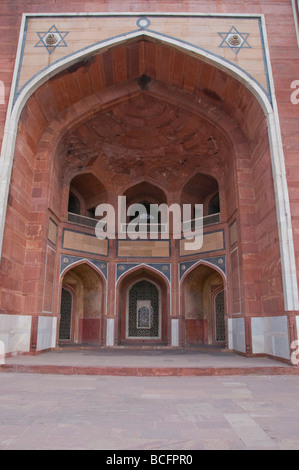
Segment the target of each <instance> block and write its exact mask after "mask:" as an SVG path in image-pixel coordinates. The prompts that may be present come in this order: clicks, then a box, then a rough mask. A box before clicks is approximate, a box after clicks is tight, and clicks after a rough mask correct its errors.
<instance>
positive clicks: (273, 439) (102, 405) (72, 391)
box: [0, 373, 299, 451]
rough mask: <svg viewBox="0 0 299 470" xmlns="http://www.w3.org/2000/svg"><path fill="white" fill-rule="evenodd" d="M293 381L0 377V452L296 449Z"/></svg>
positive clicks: (298, 382) (297, 383) (298, 428)
mask: <svg viewBox="0 0 299 470" xmlns="http://www.w3.org/2000/svg"><path fill="white" fill-rule="evenodd" d="M298 389H299V376H289V375H287V376H285V375H275V376H273V375H271V376H266V375H263V376H250V375H248V376H242V377H235V376H225V377H215V376H214V377H132V376H127V377H111V376H87V375H72V376H66V375H55V374H52V375H47V374H28V373H23V374H16V373H10V374H0V449H1V450H10V449H11V450H13V449H15V450H21V449H30V450H31V449H33V450H34V449H36V450H46V449H49V450H55V449H61V450H64V449H66V450H67V449H70V450H71V449H76V450H80V449H82V450H108V449H109V450H134V451H138V450H150V451H158V450H165V449H167V450H170V451H171V450H180V451H186V450H200V449H204V450H210V449H212V450H214V449H224V450H239V449H240V450H245V449H248V450H255V449H263V450H275V449H277V450H279V449H281V450H284V449H296V450H297V449H299V400H298Z"/></svg>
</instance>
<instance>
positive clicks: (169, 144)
mask: <svg viewBox="0 0 299 470" xmlns="http://www.w3.org/2000/svg"><path fill="white" fill-rule="evenodd" d="M132 39H134V41H132V42H130V41H128V42H123V43H122V44H116V45H114V47H111V48H110V49H107V50H106V49H105V50H104V49H103V50H102V49H100V48H99V50H98V51H97V54H95V55H94V56H93V57H92V60H90V61H88V62H87V61H86V60H83V57H82V56H80V57H78V61H79V59H80V58H81V59H82V62H81V63H80V62H78V63H76V67H69V66H70V65H71V64H70V63H64V64H63V65H62V64H61V67H60V69H55V70H54V69H53V75H52V76H51V75H50V74H49V75H47V76H46V75H45V76H43V77H41V78H40V81H39V79H38V77H36V82H35V85H34V86H32V87H31V88H29V89H26V87H25V88H24V92H22V94H20V96H19V98H18V100H17V101H16V104H15V108H14V111H13V113H12V114H11V116H10V120H9V121H8V124H7V130H8V131H7V132H6V137H5V141H4V147H3V148H4V150H5V152H4V154H3V156H4V157H5V158H3V159H1V161H2V162H3V164H4V167H2V168H6V167H5V165H6V164H7V163H9V165H7V168H10V167H11V168H13V173H12V179H11V186H10V188H8V183H7V184H6V183H5V185H6V189H7V194H6V196H7V197H8V189H9V190H10V204H8V206H7V220H6V229H7V236H6V243H5V244H4V245H3V253H2V256H3V259H4V260H6V261H7V262H8V261H9V260H10V258H11V245H12V244H11V243H10V235H11V234H13V233H14V230H15V227H17V226H19V227H21V228H22V237H23V235H24V234H25V239H26V237H27V241H28V243H26V244H25V243H23V240H22V243H20V246H19V250H20V260H25V262H23V261H22V262H20V263H19V265H18V267H19V269H18V270H17V269H16V270H15V276H17V277H16V278H14V277H11V276H12V274H11V273H9V272H7V271H8V270H4V271H3V273H2V279H3V280H5V282H6V284H8V281H11V282H10V286H9V287H7V292H6V293H5V296H6V298H9V299H11V300H10V305H15V304H16V302H18V304H19V301H20V298H21V297H22V298H26V302H23V303H22V304H20V308H19V310H18V313H26V314H27V313H28V311H29V310H28V309H29V306H30V312H32V315H33V316H35V317H38V316H41V314H42V312H43V306H44V305H45V304H49V312H51V313H52V314H53V316H54V315H56V313H57V315H58V318H60V316H59V306H60V299H59V302H58V303H57V305H56V302H52V299H57V298H59V293H58V292H57V287H56V286H58V285H60V287H61V284H59V279H58V274H57V273H58V269H57V270H55V262H56V263H57V264H56V265H58V263H59V259H61V258H60V256H64V255H65V254H68V253H72V256H74V257H77V258H82V257H84V258H89V259H93V260H94V259H96V262H101V261H103V262H104V263H107V265H109V275H108V277H107V299H108V301H107V310H109V311H107V312H105V314H107V317H109V324H112V321H113V324H115V320H119V325H120V326H119V329H118V330H117V331H118V335H116V336H117V338H116V344H117V343H119V342H125V341H131V342H132V341H133V342H134V341H139V340H136V339H134V338H133V337H128V335H127V317H128V313H127V312H128V311H127V299H128V293H129V289H130V288H131V287H132V285H133V284H135V283H136V282H138V281H141V280H142V279H143V278H144V277H145V278H146V279H147V280H148V281H149V282H153V283H156V284H157V285H158V287H159V288H160V299H161V313H160V315H161V326H160V328H161V338H159V339H153V338H150V339H149V338H143V340H142V341H155V342H158V341H161V342H166V341H167V340H168V335H167V314H169V320H168V321H169V322H170V321H171V322H172V325H178V324H179V325H181V322H180V321H179V320H181V318H177V317H179V313H180V314H181V315H182V320H183V321H184V323H185V331H184V341H185V343H187V344H200V343H205V344H213V343H216V342H217V336H216V333H215V331H216V330H215V324H216V323H217V322H216V320H215V311H216V307H215V306H216V304H217V305H218V304H219V303H220V300H221V296H220V295H219V297H218V295H217V296H216V293H217V292H218V290H221V288H222V289H223V280H222V278H221V275H219V274H218V273H217V272H216V271H213V268H210V267H208V266H205V267H204V266H197V267H195V268H194V269H193V270H192V271H190V272H188V275H187V276H186V277H185V278H184V281H183V283H182V284H181V286H182V290H181V293H182V296H181V298H183V304H182V305H181V309H179V308H178V304H179V299H178V291H179V288H180V287H179V282H178V271H177V270H176V268H177V266H178V265H179V263H181V262H183V261H184V260H185V259H188V260H190V259H200V258H201V257H202V256H203V252H194V253H191V252H188V253H186V252H184V251H183V250H181V246H180V244H179V243H176V241H175V240H170V243H169V244H168V243H167V247H166V248H165V242H164V244H158V241H159V240H158V241H156V240H153V241H152V243H151V244H147V245H145V244H144V245H142V243H140V244H138V247H137V244H136V245H133V244H131V243H130V242H131V240H128V241H127V240H125V242H126V243H122V244H121V243H119V240H109V243H107V246H106V245H104V244H102V245H101V246H100V247H99V246H98V245H99V243H97V245H95V243H94V242H97V240H94V238H95V237H94V232H92V227H89V226H87V227H86V226H84V225H83V224H82V223H79V221H78V218H77V217H76V218H75V219H72V220H68V214H67V210H66V208H67V207H68V203H69V192H70V190H72V191H71V192H73V194H74V195H75V196H76V197H77V198H78V200H79V203H80V204H79V205H78V201H77V202H76V204H75V205H74V206H71V207H75V212H78V211H79V212H80V211H83V212H84V214H81V212H80V215H82V216H83V217H87V218H89V217H88V216H87V214H89V213H93V209H94V206H95V204H96V203H97V202H100V201H94V200H93V199H92V198H91V196H93V195H94V194H99V193H100V191H101V192H103V191H102V188H100V191H99V190H98V186H95V187H96V193H94V192H93V191H92V192H91V194H90V190H91V189H92V188H94V185H93V183H94V182H95V180H94V179H93V178H89V177H87V176H86V175H85V176H84V178H83V177H82V174H83V173H84V172H88V173H89V172H91V173H92V174H93V175H95V177H96V178H97V180H98V181H105V191H106V192H107V200H108V201H111V202H112V203H113V204H115V203H116V202H117V197H118V196H119V195H120V194H123V189H124V187H127V185H128V181H132V183H133V184H135V185H136V184H137V185H138V184H139V183H140V182H147V181H149V178H150V181H152V183H153V185H155V186H157V187H158V186H159V187H163V188H164V189H165V197H166V200H167V202H168V204H170V203H172V202H179V201H180V200H181V201H182V202H183V203H184V201H186V202H188V201H190V202H192V201H193V196H195V193H194V191H193V189H194V188H195V189H196V190H197V187H198V186H199V184H201V183H204V184H205V185H207V184H208V183H211V184H210V186H209V191H204V192H203V194H202V201H203V203H204V204H205V205H206V208H209V207H210V206H214V205H216V209H213V211H212V212H213V214H212V215H214V212H216V214H217V211H218V203H217V197H218V190H219V197H220V202H221V214H220V215H221V217H220V218H218V220H217V222H215V223H213V224H214V225H215V227H213V224H211V226H210V227H209V233H208V232H206V233H207V235H208V236H207V237H206V240H207V244H206V247H205V250H206V251H205V253H206V255H204V257H206V256H207V257H212V256H214V255H215V256H216V255H217V256H218V255H219V254H221V256H222V255H223V256H226V257H227V266H228V267H229V268H231V269H230V270H229V269H228V270H227V276H228V283H229V285H230V298H229V299H228V300H229V301H228V302H227V308H228V312H227V313H228V314H229V315H230V317H232V315H234V314H236V315H238V320H239V319H240V318H241V319H242V320H244V322H243V324H244V330H242V331H240V330H239V328H240V323H239V322H238V324H237V322H236V321H235V320H236V319H235V318H234V317H232V318H231V320H232V321H231V322H230V325H231V328H232V331H235V332H236V335H240V338H242V339H243V338H245V340H246V342H247V344H246V345H243V344H242V345H241V346H239V344H237V347H241V349H240V350H241V351H250V349H251V348H252V339H251V333H252V332H251V329H250V322H249V321H246V322H245V319H246V320H247V319H248V320H250V317H251V316H252V315H253V314H254V315H255V316H258V315H259V316H260V318H261V319H264V317H265V316H269V317H271V318H273V317H274V316H276V315H277V314H281V313H282V312H284V311H285V309H284V305H285V306H287V310H290V311H292V310H295V308H291V307H292V306H295V307H296V305H297V303H298V302H297V284H296V282H294V281H296V277H295V276H293V274H294V272H293V266H294V264H293V263H291V260H290V259H289V258H288V256H290V258H292V256H293V255H292V250H291V249H290V248H292V240H291V239H290V238H289V237H288V236H287V237H286V235H288V234H290V233H291V230H289V228H290V227H289V226H288V223H284V221H285V217H286V216H287V215H288V214H289V211H288V210H285V209H288V205H287V191H286V190H284V192H283V191H280V190H279V188H280V187H281V186H283V188H285V185H284V183H283V175H284V172H283V171H282V170H283V166H281V165H280V163H281V164H282V163H283V158H282V156H283V154H282V153H280V149H279V146H277V137H278V130H279V129H278V128H276V125H275V119H274V118H275V116H274V114H273V111H272V108H271V106H270V103H268V101H266V98H264V97H263V96H262V93H258V91H257V89H255V88H253V87H251V85H254V84H253V83H252V81H250V80H249V79H248V77H247V78H246V77H245V76H244V75H241V74H239V73H237V71H236V70H233V69H231V68H230V69H227V68H225V67H220V65H221V64H220V63H219V62H218V61H217V60H216V58H214V59H213V60H212V58H211V57H205V56H204V55H200V54H190V53H189V52H190V51H187V50H186V49H185V48H183V47H181V48H177V47H173V45H171V44H167V43H165V42H164V41H162V40H161V41H160V40H159V41H157V42H156V41H153V40H150V39H153V38H149V40H145V38H144V37H140V38H132ZM146 39H148V38H146ZM163 57H170V58H171V60H170V61H166V60H161V58H163ZM90 58H91V57H90ZM158 58H159V60H157V59H158ZM107 64H110V66H109V67H108V66H107ZM120 64H123V65H126V67H123V66H121V67H120ZM171 64H172V65H171ZM179 64H181V66H179ZM217 65H218V66H217ZM222 65H223V64H222ZM118 67H119V68H118ZM172 67H175V68H176V69H175V70H176V73H173V71H174V68H172ZM59 71H61V73H58V72H59ZM99 71H100V74H99ZM54 72H55V73H54ZM94 77H98V78H99V77H102V79H101V80H98V81H95V80H94ZM140 77H143V80H140ZM144 78H146V80H145V81H144ZM145 82H146V83H145ZM78 84H80V86H77V85H78ZM75 90H77V92H76V93H75ZM252 90H255V94H254V93H252V92H251V91H252ZM71 91H72V92H71ZM31 95H32V96H31ZM49 96H51V97H52V98H51V106H49ZM236 97H237V99H236ZM260 104H262V107H261V106H260ZM23 108H24V112H23V113H22V117H21V120H19V114H20V112H21V111H22V109H23ZM33 109H34V110H35V111H34V112H32V110H33ZM38 115H40V116H44V119H43V120H39V122H38V125H39V127H38V129H37V128H36V124H37V120H36V116H38ZM252 116H254V118H252ZM19 123H20V125H19V128H18V129H17V128H16V126H17V125H18V124H19ZM34 130H35V131H34ZM267 130H268V131H269V135H270V139H271V141H270V143H271V145H269V141H268V133H267ZM14 136H16V142H14V140H13V139H14ZM14 143H15V144H16V145H15V146H14ZM13 149H15V152H14V154H13ZM6 150H9V152H7V155H8V157H9V159H8V157H7V158H6ZM281 150H282V149H281ZM24 152H25V153H24ZM271 152H272V154H271ZM271 155H272V162H273V163H274V165H273V171H274V172H275V173H274V174H272V172H271ZM281 158H282V159H281ZM7 160H8V161H7ZM12 163H14V164H13V165H12ZM5 172H6V169H5ZM0 173H1V172H0ZM81 173H82V174H81ZM201 173H203V174H205V175H213V178H214V179H215V181H217V186H216V185H215V184H214V183H215V182H214V180H209V179H208V178H207V177H205V178H201V177H200V178H199V177H198V176H195V177H194V175H198V174H201ZM20 175H22V178H21V181H22V182H23V184H22V185H20V184H19V181H20ZM23 175H25V179H23ZM74 175H76V176H75V177H74ZM278 176H279V177H278ZM191 177H192V179H190V178H191ZM7 181H8V179H7ZM70 181H71V182H72V184H70ZM186 181H188V185H187V186H185V191H184V192H183V193H184V194H183V196H184V197H182V198H181V199H180V197H179V196H180V195H181V194H182V188H183V187H184V185H185V183H186ZM273 181H274V183H275V186H273ZM135 189H136V188H135ZM137 189H138V190H140V189H141V186H138V188H137ZM143 189H146V190H147V191H146V194H143V195H142V199H141V200H140V196H141V194H140V193H139V195H138V196H139V202H146V203H150V202H151V198H150V196H152V193H150V192H149V188H148V187H144V188H143ZM1 191H2V189H1ZM85 191H87V192H85ZM277 194H279V195H283V196H284V197H283V198H281V199H280V198H275V195H277ZM4 196H5V195H4ZM6 196H5V197H0V200H1V201H4V200H5V198H6V199H7V197H6ZM105 196H106V195H105ZM185 196H186V198H187V199H185ZM214 196H215V197H216V204H215V201H213V197H214ZM21 200H22V204H19V203H17V202H18V201H21ZM103 200H104V199H103ZM211 201H212V202H213V203H211ZM276 203H277V205H278V206H277V209H278V211H277V212H278V214H279V224H277V222H276V220H277V219H276ZM79 206H80V207H79ZM63 208H65V209H63ZM0 212H1V211H0ZM208 213H210V209H208ZM2 214H4V215H5V211H3V212H2ZM75 215H78V214H75ZM54 216H55V217H54ZM83 217H82V218H83ZM53 218H54V221H53V220H52V219H53ZM84 220H85V219H84ZM213 220H214V219H213ZM80 222H81V220H80ZM265 222H267V223H265ZM286 222H287V221H286ZM216 223H217V224H218V226H216ZM220 224H221V225H220ZM2 228H4V223H3V224H2ZM278 229H279V231H278ZM53 230H54V233H53ZM0 235H1V234H0ZM65 235H67V236H65ZM286 238H287V241H286ZM253 240H254V243H253V242H252V241H253ZM82 241H83V242H82ZM121 241H123V240H120V242H121ZM163 241H164V240H163ZM127 242H128V243H127ZM279 242H281V244H279ZM49 243H51V244H52V245H51V246H50V245H49ZM54 247H55V250H54ZM232 248H233V250H232ZM280 249H281V251H280ZM21 255H22V256H21ZM189 256H192V258H190V257H189ZM185 257H188V258H185ZM33 260H34V266H33ZM157 260H159V262H161V263H163V264H164V263H167V264H169V266H170V265H171V269H172V271H171V275H172V277H171V295H172V298H171V304H170V302H169V299H168V296H169V293H168V289H169V286H168V281H164V280H163V278H162V276H159V275H157V276H155V275H154V274H153V273H149V272H148V271H147V272H145V271H144V272H142V270H139V271H138V272H137V271H136V272H135V273H134V275H133V274H132V275H130V276H128V277H127V276H126V277H125V278H124V279H123V281H122V282H121V284H119V283H118V282H115V279H116V275H115V272H113V268H114V267H115V266H116V265H117V263H120V262H121V263H129V264H134V265H135V264H137V263H140V265H142V263H147V264H148V265H150V264H155V263H156V262H157ZM276 260H281V265H280V264H279V263H277V261H276ZM290 265H291V267H292V269H288V267H289V266H290ZM111 267H112V269H111ZM281 267H282V271H281ZM33 268H34V269H33ZM272 268H273V269H272ZM87 270H88V273H87ZM253 273H254V274H253ZM87 274H88V275H87ZM89 274H90V276H89ZM286 274H287V276H286ZM135 275H136V278H134V276H135ZM56 276H57V277H56ZM213 276H214V277H215V278H214V277H213ZM217 276H218V278H217ZM253 276H254V289H253V286H252V281H253V279H252V278H253ZM216 278H217V279H216ZM169 279H170V278H169ZM286 280H287V281H288V283H287V284H286V282H285V281H286ZM16 281H18V282H16ZM283 281H284V284H283ZM15 285H19V286H24V287H23V291H22V292H21V293H20V292H16V291H15V290H14V287H12V286H15ZM283 285H287V287H288V288H287V289H285V297H284V296H283ZM62 287H63V288H65V289H69V290H71V289H73V292H74V293H73V300H72V302H73V304H72V314H71V327H70V334H69V336H70V339H69V340H67V341H73V342H75V343H80V342H95V343H99V342H101V336H102V330H103V328H102V327H101V319H102V314H103V307H102V304H103V281H102V279H101V277H100V275H98V274H97V273H96V272H95V271H94V270H93V269H92V268H91V267H90V266H88V265H80V266H76V267H73V268H72V269H70V270H69V271H68V272H67V273H66V274H65V275H64V277H63V281H62ZM169 290H170V289H169ZM41 292H43V293H44V295H45V296H46V297H45V298H44V299H42V298H41V295H37V293H41ZM20 294H21V295H20ZM115 294H116V295H115ZM10 296H11V297H10ZM213 296H214V297H213ZM138 300H142V301H145V300H148V299H146V298H141V299H138ZM42 301H43V302H42ZM114 302H116V305H117V307H116V308H115V303H114ZM150 307H151V304H144V305H141V307H140V308H141V309H142V310H140V315H141V317H140V320H142V315H144V318H145V319H146V318H147V319H148V320H149V319H150V316H149V315H148V311H147V310H146V309H149V311H150ZM170 307H171V308H170ZM5 308H6V306H5ZM9 308H11V307H10V306H9ZM21 308H22V309H23V310H21ZM136 308H137V307H136ZM296 309H297V307H296ZM179 310H180V312H179ZM47 312H48V310H47ZM146 312H147V313H146ZM12 313H15V312H14V311H13V312H12ZM137 313H138V310H137ZM170 314H171V316H172V318H170ZM146 315H147V317H146ZM219 317H220V318H222V317H221V315H220V314H219V315H218V316H217V319H219ZM144 321H145V320H144ZM173 330H174V331H175V326H173ZM271 331H272V330H270V333H271ZM113 333H114V330H113ZM178 334H179V337H180V338H181V337H182V336H183V335H182V334H181V330H179V333H178ZM265 334H266V330H265ZM271 334H272V333H271ZM259 339H260V338H259V337H258V338H257V340H259ZM113 340H114V338H113ZM113 344H114V343H113ZM234 346H235V345H234V344H231V347H232V348H234Z"/></svg>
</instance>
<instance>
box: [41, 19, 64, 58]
mask: <svg viewBox="0 0 299 470" xmlns="http://www.w3.org/2000/svg"><path fill="white" fill-rule="evenodd" d="M68 33H69V31H58V29H57V28H56V26H55V25H53V26H51V28H50V29H48V31H39V32H37V33H36V34H37V35H38V37H39V41H38V42H37V43H36V44H35V47H45V48H46V49H47V51H48V53H49V54H52V52H53V51H54V50H55V49H56V47H68V46H67V43H66V42H65V40H64V38H65V37H66V36H67V34H68Z"/></svg>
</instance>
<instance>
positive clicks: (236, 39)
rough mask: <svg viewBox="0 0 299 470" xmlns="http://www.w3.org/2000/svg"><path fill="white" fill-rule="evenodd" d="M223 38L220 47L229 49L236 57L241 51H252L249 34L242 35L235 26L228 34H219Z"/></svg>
mask: <svg viewBox="0 0 299 470" xmlns="http://www.w3.org/2000/svg"><path fill="white" fill-rule="evenodd" d="M218 34H219V36H220V37H221V38H222V42H221V44H220V46H219V47H229V48H230V49H231V50H232V51H233V52H234V53H235V54H236V55H237V54H238V53H239V52H240V50H241V49H251V46H250V44H249V43H248V41H247V39H248V37H249V33H240V32H239V31H238V30H237V29H236V28H235V27H234V26H232V27H231V29H230V30H229V31H228V32H226V33H218Z"/></svg>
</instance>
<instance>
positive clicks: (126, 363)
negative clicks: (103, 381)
mask: <svg viewBox="0 0 299 470" xmlns="http://www.w3.org/2000/svg"><path fill="white" fill-rule="evenodd" d="M5 362H6V364H16V365H18V364H19V365H36V366H43V365H44V366H48V365H51V366H69V365H72V366H77V367H80V366H81V367H84V366H86V367H165V368H167V367H244V368H248V367H287V366H288V364H286V363H284V362H281V361H277V360H274V359H270V358H267V357H244V356H241V355H239V354H235V353H233V352H228V351H223V350H220V349H219V350H217V349H213V348H211V349H209V348H207V347H205V348H202V349H201V348H199V349H198V350H196V349H154V350H147V349H130V348H125V349H121V348H119V349H118V348H116V349H106V348H103V349H89V348H86V349H62V350H53V351H49V352H43V353H41V354H37V355H33V356H32V355H19V356H13V357H9V358H6V360H5Z"/></svg>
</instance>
